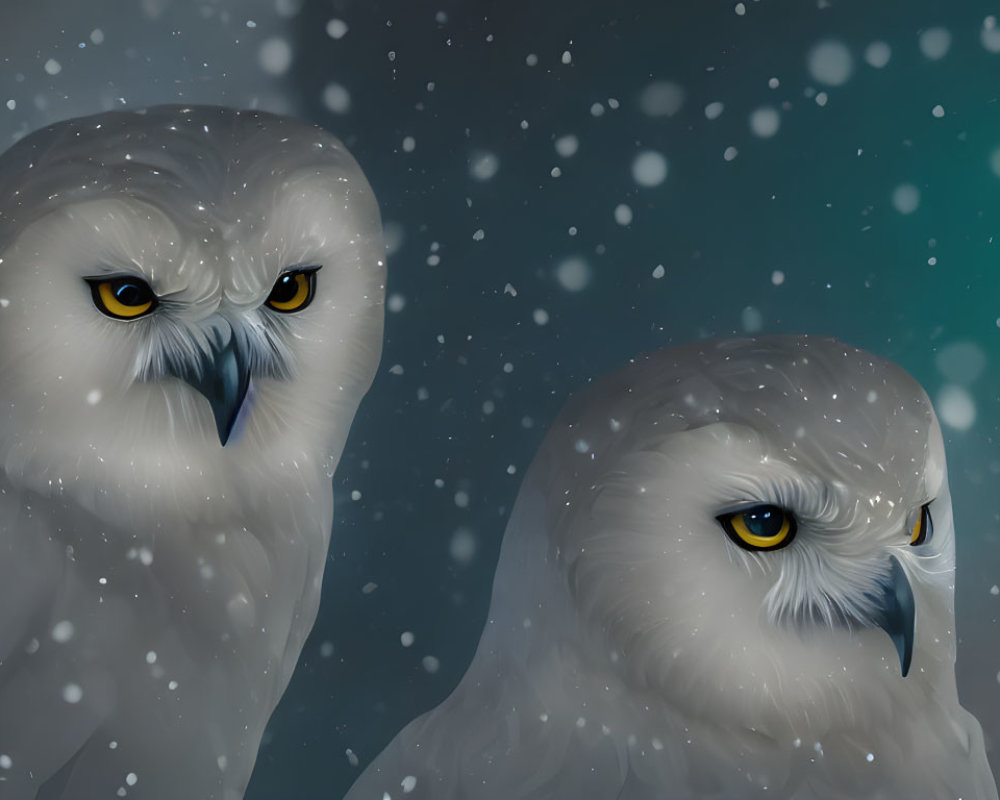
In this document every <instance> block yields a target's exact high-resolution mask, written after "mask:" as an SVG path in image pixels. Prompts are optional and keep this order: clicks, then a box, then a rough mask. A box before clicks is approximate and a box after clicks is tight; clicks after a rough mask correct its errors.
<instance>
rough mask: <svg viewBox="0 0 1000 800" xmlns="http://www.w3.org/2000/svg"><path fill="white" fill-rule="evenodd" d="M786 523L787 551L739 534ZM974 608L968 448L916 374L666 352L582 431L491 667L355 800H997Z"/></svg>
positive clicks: (501, 605) (813, 350)
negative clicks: (750, 545) (745, 524)
mask: <svg viewBox="0 0 1000 800" xmlns="http://www.w3.org/2000/svg"><path fill="white" fill-rule="evenodd" d="M761 505H768V506H772V507H777V508H779V509H782V510H783V511H784V512H786V513H787V514H789V515H791V517H793V518H794V520H795V522H796V523H797V530H796V531H795V533H794V538H792V539H791V540H790V542H788V543H787V546H783V547H780V548H778V549H773V550H753V549H747V548H745V547H743V546H741V545H740V544H738V543H737V542H736V541H735V540H734V539H733V538H731V537H730V536H728V535H727V533H726V532H725V530H724V528H723V525H722V524H721V523H720V520H719V518H720V517H722V518H724V519H725V518H727V515H732V514H737V515H738V514H740V513H741V509H743V510H745V509H748V508H753V507H755V506H756V507H760V506H761ZM924 506H926V507H927V509H928V510H929V512H930V517H931V519H932V520H933V532H931V531H930V530H929V527H928V529H927V536H926V539H925V540H924V541H923V543H918V544H914V545H911V538H913V531H914V530H915V529H917V530H920V528H919V527H918V526H919V524H920V520H921V514H922V508H923V507H924ZM953 597H954V528H953V523H952V512H951V499H950V495H949V491H948V482H947V475H946V469H945V456H944V448H943V443H942V438H941V433H940V429H939V427H938V423H937V420H936V418H935V416H934V412H933V409H932V407H931V404H930V401H929V400H928V398H927V396H926V394H925V393H924V392H923V390H922V389H921V388H920V386H919V385H918V384H917V383H916V382H915V381H914V380H913V379H912V378H911V377H909V376H908V375H907V374H906V373H905V372H903V370H901V369H900V368H899V367H897V366H895V365H894V364H891V363H889V362H886V361H884V360H882V359H879V358H877V357H875V356H873V355H870V354H868V353H865V352H863V351H859V350H855V349H854V348H851V347H848V346H846V345H844V344H841V343H840V342H837V341H834V340H831V339H816V338H809V337H765V338H759V339H741V340H732V341H709V342H699V343H697V344H692V345H689V346H685V347H678V348H672V349H667V350H662V351H659V352H655V353H651V354H648V355H645V356H641V357H639V358H637V359H635V360H634V362H633V363H632V364H630V365H629V366H627V367H626V368H625V369H623V370H621V371H620V372H618V373H616V374H614V375H612V376H610V377H608V378H606V379H604V380H602V381H599V382H597V383H596V384H595V385H593V386H592V387H589V388H588V389H587V390H585V391H584V392H582V393H581V394H580V395H579V396H578V397H576V398H574V399H573V400H572V401H571V402H570V403H569V404H568V405H567V407H566V408H565V409H564V411H563V412H562V414H561V415H560V417H559V418H558V420H557V421H556V423H555V425H554V426H553V428H552V430H551V431H550V433H549V434H548V436H547V438H546V440H545V442H544V443H543V445H542V447H541V450H540V451H539V454H538V455H537V457H536V458H535V460H534V462H533V464H532V466H531V468H530V470H529V472H528V474H527V475H526V477H525V479H524V483H523V484H522V487H521V491H520V494H519V496H518V499H517V503H516V505H515V508H514V511H513V513H512V516H511V519H510V522H509V524H508V527H507V531H506V534H505V538H504V542H503V546H502V549H501V555H500V562H499V566H498V568H497V573H496V578H495V581H494V587H493V598H492V603H491V607H490V613H489V619H488V622H487V625H486V628H485V630H484V632H483V635H482V639H481V641H480V644H479V648H478V651H477V653H476V655H475V658H474V659H473V662H472V664H471V666H470V667H469V669H468V671H467V673H466V674H465V676H464V678H463V679H462V681H461V682H460V684H459V686H458V687H457V688H456V689H455V691H454V692H453V693H452V694H451V695H450V696H449V697H448V698H447V699H446V700H445V701H444V702H443V703H442V704H441V705H439V706H438V707H437V708H435V709H433V710H432V711H430V712H428V713H426V714H424V715H423V716H421V717H419V718H418V719H416V720H415V721H413V722H412V723H410V724H409V725H408V726H407V727H406V728H404V729H403V730H402V731H401V732H400V733H399V734H398V735H397V737H396V738H395V739H394V740H393V741H392V742H391V743H390V744H389V746H388V747H387V748H386V749H385V750H384V751H383V753H382V754H381V755H380V756H378V757H377V758H376V759H375V761H374V762H373V763H372V764H371V765H370V766H369V767H368V769H367V770H366V771H365V772H364V773H363V774H362V776H361V777H360V778H359V780H358V781H357V783H356V784H355V785H354V787H353V788H352V789H351V791H350V792H349V794H348V799H349V800H384V798H400V797H404V796H405V797H408V798H421V800H424V799H426V800H430V798H433V799H434V800H450V799H457V798H461V799H462V800H473V799H475V800H513V799H515V798H548V799H549V800H576V798H583V797H585V798H588V800H664V799H665V798H667V799H672V798H677V799H678V800H695V798H714V799H717V800H723V798H734V797H740V798H751V799H752V798H774V797H781V798H796V800H809V799H812V800H818V799H819V798H825V799H827V800H829V798H843V799H844V800H848V798H850V799H851V800H859V799H862V798H864V799H865V800H874V799H875V798H885V799H886V800H889V798H900V797H921V798H928V799H929V800H930V799H934V800H945V798H950V799H951V800H954V798H956V797H963V798H966V800H973V799H974V798H975V799H976V800H996V797H997V793H996V788H995V785H994V781H993V777H992V775H991V774H990V770H989V766H988V763H987V760H986V754H985V751H984V744H983V738H982V732H981V730H980V727H979V724H978V722H977V721H976V720H975V719H974V718H973V717H972V716H971V715H970V714H969V713H968V712H967V711H965V709H963V708H962V707H961V706H960V705H959V702H958V697H957V693H956V688H955V676H954V662H955V630H954V604H953ZM908 598H909V600H912V603H911V604H910V607H911V609H915V613H912V614H910V615H909V617H907V612H906V607H907V604H908V602H909V600H908ZM907 620H909V622H910V624H909V630H908V632H906V633H904V632H903V631H904V628H905V627H906V626H905V625H904V622H906V621H907ZM890 631H894V632H895V633H896V634H898V636H899V641H900V644H898V645H897V644H896V643H894V640H893V638H891V637H890V635H889V633H890ZM907 636H909V641H910V646H911V647H912V663H911V664H909V666H908V674H907V675H906V676H905V677H904V676H903V674H902V673H903V671H904V670H906V667H905V666H904V664H903V653H904V651H905V649H906V638H907Z"/></svg>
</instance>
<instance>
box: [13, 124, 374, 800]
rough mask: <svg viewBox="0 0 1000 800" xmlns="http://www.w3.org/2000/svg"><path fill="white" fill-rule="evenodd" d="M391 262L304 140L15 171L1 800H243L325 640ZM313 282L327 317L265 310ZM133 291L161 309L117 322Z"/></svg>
mask: <svg viewBox="0 0 1000 800" xmlns="http://www.w3.org/2000/svg"><path fill="white" fill-rule="evenodd" d="M382 259H383V246H382V240H381V225H380V222H379V214H378V209H377V206H376V203H375V199H374V197H373V195H372V192H371V189H370V187H369V185H368V183H367V181H366V180H365V177H364V175H363V174H362V172H361V170H360V168H359V166H358V165H357V163H356V162H355V161H354V160H353V158H352V157H351V156H350V155H349V154H348V153H347V151H346V150H345V149H344V147H343V145H342V144H341V143H340V142H339V141H337V140H336V139H335V138H334V137H332V136H330V135H329V134H328V133H326V132H325V131H323V130H321V129H319V128H316V127H314V126H311V125H308V124H305V123H302V122H298V121H295V120H292V119H289V118H283V117H278V116H274V115H270V114H265V113H260V112H256V111H235V110H232V109H227V108H221V107H209V106H201V107H199V106H194V107H183V106H163V107H155V108H150V109H148V110H146V111H143V112H138V113H132V112H127V113H126V112H121V113H119V112H114V113H105V114H99V115H96V116H92V117H85V118H82V119H75V120H69V121H66V122H61V123H58V124H56V125H53V126H51V127H49V128H46V129H43V130H40V131H38V132H36V133H34V134H32V135H30V136H28V137H27V138H25V139H23V140H22V141H20V142H19V143H18V144H16V145H15V146H14V147H12V148H11V149H10V150H9V151H7V152H6V153H5V154H4V155H3V156H2V157H0V553H2V557H0V600H2V602H0V605H2V608H3V611H2V612H0V756H4V757H5V758H3V759H2V760H0V796H2V797H4V798H10V800H32V798H36V797H37V798H38V800H57V799H61V800H80V798H98V797H116V796H124V795H120V791H124V792H125V793H126V794H127V796H128V797H131V798H139V799H140V800H176V798H179V797H186V798H199V800H201V798H205V800H210V799H212V800H238V799H239V798H241V797H242V796H243V793H244V790H245V788H246V785H247V782H248V780H249V777H250V772H251V770H252V768H253V763H254V759H255V758H256V754H257V748H258V745H259V743H260V737H261V734H262V732H263V729H264V726H265V724H266V722H267V719H268V717H269V716H270V714H271V712H272V710H273V709H274V707H275V704H276V703H277V702H278V699H279V698H280V696H281V694H282V692H283V691H284V689H285V686H286V685H287V683H288V680H289V678H290V676H291V673H292V670H293V669H294V666H295V662H296V660H297V658H298V655H299V652H300V650H301V648H302V645H303V643H304V641H305V638H306V636H307V634H308V632H309V629H310V628H311V627H312V623H313V620H314V618H315V614H316V610H317V606H318V602H319V595H320V584H321V581H322V575H323V565H324V561H325V558H326V552H327V544H328V540H329V535H330V529H331V525H332V520H333V496H332V485H331V480H330V478H331V476H332V475H333V471H334V468H335V467H336V464H337V462H338V460H339V458H340V453H341V450H342V448H343V445H344V440H345V438H346V436H347V432H348V428H349V426H350V423H351V420H352V418H353V416H354V412H355V409H356V408H357V405H358V403H359V401H360V400H361V397H362V395H363V394H364V393H365V392H366V391H367V389H368V386H369V385H370V383H371V380H372V377H373V375H374V372H375V368H376V365H377V362H378V359H379V355H380V352H381V339H382V317H383V307H382V303H383V295H384V288H383V282H384V277H385V266H384V263H383V260H382ZM316 268H318V269H316ZM305 269H308V270H316V271H315V272H311V273H310V272H301V271H302V270H305ZM299 272H301V276H302V281H303V282H305V283H304V284H303V285H306V284H307V283H308V278H309V275H312V277H313V279H314V289H313V294H312V296H311V302H306V303H303V304H302V306H301V308H297V309H295V310H294V311H288V310H286V309H284V308H282V307H281V306H280V305H279V307H278V308H280V309H281V310H276V308H275V307H273V306H271V305H269V304H268V299H269V297H271V295H272V292H277V291H278V289H277V288H276V284H277V283H278V282H279V281H281V280H283V277H284V278H287V280H289V281H293V282H294V281H298V280H299V278H298V277H295V275H298V274H299ZM289 274H291V275H292V277H290V278H289V277H288V275H289ZM118 279H124V280H126V281H127V282H130V287H129V288H127V289H126V290H124V293H123V294H122V295H121V297H122V299H123V300H124V301H125V303H126V304H128V303H131V305H132V306H134V307H139V308H141V306H140V305H139V304H138V303H137V301H136V299H135V298H136V297H137V296H139V295H137V294H136V292H140V293H141V291H151V292H152V294H154V295H155V298H156V299H155V305H154V306H153V307H152V310H151V311H149V313H143V314H139V315H137V316H136V317H135V318H127V319H123V318H118V317H114V316H109V315H108V314H107V313H105V311H103V310H102V308H101V307H100V303H101V302H103V301H102V300H101V298H102V297H103V295H101V294H100V289H99V288H95V287H102V286H103V287H104V288H105V289H106V290H108V291H110V289H108V287H112V286H115V285H116V284H114V281H115V280H118ZM295 285H296V286H298V285H299V284H295ZM136 287H139V288H136ZM142 287H145V288H142ZM130 293H131V294H130ZM279 299H281V300H287V297H286V295H281V296H280V298H279ZM105 305H106V304H105ZM115 307H117V306H115ZM129 313H131V311H129Z"/></svg>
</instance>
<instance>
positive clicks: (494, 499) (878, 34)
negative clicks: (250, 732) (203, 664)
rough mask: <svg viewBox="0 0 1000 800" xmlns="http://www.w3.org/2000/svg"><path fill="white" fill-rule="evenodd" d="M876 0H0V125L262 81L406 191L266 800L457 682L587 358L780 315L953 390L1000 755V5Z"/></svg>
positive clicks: (761, 329) (392, 232)
mask: <svg viewBox="0 0 1000 800" xmlns="http://www.w3.org/2000/svg"><path fill="white" fill-rule="evenodd" d="M880 8H881V9H882V11H881V13H879V14H873V13H871V6H870V4H866V3H863V2H861V0H819V2H815V3H798V2H792V0H774V1H773V2H757V0H746V1H745V2H740V3H735V4H726V3H724V4H710V3H692V2H683V0H670V2H654V0H647V1H644V2H640V1H639V0H629V2H625V3H623V4H620V5H618V6H616V5H615V4H586V3H585V4H579V3H573V2H570V0H552V1H551V2H549V3H544V4H538V3H528V2H527V0H512V2H510V3H505V4H497V5H494V6H490V7H488V8H487V7H485V6H482V7H481V6H480V5H479V4H470V3H464V4H463V3H461V2H459V0H447V2H435V3H430V2H426V0H405V1H404V0H387V1H386V2H383V3H370V2H367V0H333V2H330V0H239V1H238V0H130V1H129V2H114V3H112V2H111V0H96V1H95V2H87V3H72V2H69V0H60V1H59V2H55V1H54V0H40V1H39V2H36V3H34V4H32V5H30V6H17V7H16V8H15V7H13V6H8V7H6V8H5V9H4V10H2V11H0V47H2V50H0V52H2V53H3V56H4V61H3V62H2V69H3V73H2V74H3V75H4V77H5V80H4V82H3V83H2V84H0V85H2V86H3V87H4V90H3V91H4V92H5V93H6V94H4V95H2V96H0V116H2V119H3V122H2V128H0V141H5V142H9V141H12V140H13V139H14V138H15V137H16V136H19V135H23V134H24V133H25V132H27V131H28V130H30V129H33V128H35V127H38V126H40V125H42V124H45V123H47V122H51V121H53V120H56V119H61V118H65V117H70V116H76V115H82V114H88V113H93V112H95V111H100V110H104V109H108V108H116V107H122V108H126V107H129V108H135V107H140V106H144V105H149V104H153V103H162V102H179V103H195V102H214V103H227V104H231V105H236V106H245V107H260V108H265V109H268V110H274V111H279V112H291V113H295V114H299V115H301V116H305V117H307V118H310V119H312V120H314V121H316V122H319V123H320V124H323V125H324V126H326V127H327V128H329V129H330V130H331V131H332V132H334V133H335V134H336V135H338V136H339V137H341V138H342V139H343V140H344V141H345V143H346V144H347V145H348V147H349V148H350V149H351V151H352V152H353V153H354V155H355V156H356V157H357V158H358V159H359V161H360V162H361V164H362V166H363V168H364V169H365V172H366V174H367V175H368V176H369V178H370V179H371V181H372V183H373V186H374V187H375V190H376V194H377V196H378V197H379V200H380V204H381V207H382V211H383V218H384V220H385V234H386V237H385V238H386V246H387V252H388V254H389V285H388V292H387V311H388V312H389V313H388V314H387V320H386V346H385V354H384V358H383V365H382V368H381V370H380V374H379V376H378V377H377V379H376V382H375V385H374V387H373V389H372V392H371V393H370V394H369V396H368V397H367V398H366V401H365V403H364V404H363V405H362V407H361V410H360V412H359V414H358V416H357V418H356V421H355V425H354V428H353V430H352V434H351V438H350V440H349V443H348V447H347V449H346V451H345V454H344V458H343V460H342V462H341V466H340V469H339V471H338V473H337V475H336V477H335V488H336V502H337V510H336V522H335V529H334V537H333V542H332V545H331V560H330V562H329V564H328V568H327V580H326V584H325V587H324V600H323V607H322V609H321V612H320V617H319V619H318V621H317V626H316V630H315V631H314V634H313V637H312V639H311V640H310V642H309V643H308V644H307V646H306V649H305V651H304V656H303V659H302V662H301V664H300V666H299V669H298V671H297V673H296V676H295V678H294V679H293V682H292V685H291V688H290V690H289V692H288V694H287V696H286V698H285V700H284V701H283V703H282V705H281V706H280V707H279V710H278V712H277V714H276V716H275V718H274V721H273V724H272V725H271V726H270V728H269V731H268V734H267V737H266V740H265V746H264V748H263V749H262V751H261V757H260V761H259V763H258V768H257V771H256V773H255V776H254V780H253V782H252V784H251V788H250V792H249V794H248V800H268V799H269V798H279V797H280V798H284V797H287V796H292V795H294V796H295V797H296V798H301V800H310V798H320V797H324V798H325V797H337V796H341V795H342V794H343V792H344V791H345V790H346V788H347V787H348V786H349V785H350V783H351V782H352V781H353V779H354V778H355V777H357V775H358V774H359V773H360V769H362V768H363V767H364V766H365V764H367V763H368V761H370V760H371V758H372V757H374V755H375V754H376V753H377V752H378V750H379V749H380V748H381V747H382V746H383V745H384V744H385V743H386V742H387V741H388V740H389V739H390V738H391V737H392V736H393V735H394V733H395V732H396V730H398V728H399V727H401V726H402V725H403V724H405V723H406V722H407V721H409V720H410V719H411V718H412V717H413V716H415V715H416V714H417V713H419V712H421V711H423V710H426V709H427V708H429V707H431V706H432V705H434V704H435V703H437V702H438V701H440V700H441V699H442V698H443V697H444V696H445V695H446V694H447V693H448V691H449V690H450V688H451V687H452V686H454V684H455V682H456V681H457V680H458V678H459V677H460V676H461V674H462V672H463V671H464V668H465V665H466V664H467V663H468V660H469V658H471V655H472V652H473V650H474V648H475V646H476V643H477V641H478V637H479V633H480V631H481V629H482V626H483V624H484V619H485V614H486V609H487V606H488V602H489V594H490V586H491V583H492V576H493V567H494V565H495V563H496V556H497V551H498V548H499V544H500V540H501V537H502V534H503V529H504V525H505V523H506V519H507V515H508V514H509V511H510V508H511V505H512V504H513V501H514V498H515V496H516V493H517V488H518V485H519V482H520V480H521V477H522V476H523V475H524V472H525V470H526V468H527V466H528V464H529V463H530V460H531V458H532V456H533V454H534V452H535V449H536V447H537V445H538V444H539V442H540V440H541V438H542V436H543V435H544V433H545V431H546V429H547V427H548V426H549V424H550V423H551V421H552V419H553V417H554V415H555V413H556V412H557V410H558V409H559V407H560V406H561V405H562V404H563V403H564V402H565V400H566V398H567V397H568V396H569V394H570V393H571V392H572V391H574V390H576V389H578V388H580V387H581V386H583V385H585V384H586V383H587V382H588V381H589V380H591V379H593V378H595V377H597V376H599V375H602V374H604V373H606V372H609V371H611V370H613V369H616V368H617V367H618V366H620V365H621V364H622V363H623V362H624V361H625V360H627V359H628V358H629V357H631V356H633V355H635V354H636V353H638V352H641V351H643V350H648V349H652V348H656V347H663V346H669V345H671V344H679V343H683V342H688V341H691V340H694V339H697V338H699V337H704V336H732V335H752V334H757V333H762V334H767V333H775V332H786V333H788V332H810V333H815V334H822V335H833V336H837V337H838V338H841V339H844V340H845V341H848V342H850V343H852V344H855V345H857V346H860V347H865V348H867V349H869V350H872V351H874V352H876V353H878V354H879V355H882V356H884V357H887V358H890V359H893V360H895V361H897V362H898V363H900V364H901V365H902V366H904V367H905V368H906V369H907V370H909V371H910V372H911V373H913V374H914V375H915V377H917V379H918V380H920V381H921V383H922V384H923V385H924V386H925V388H926V389H927V392H928V394H929V396H930V397H931V399H932V400H933V402H934V403H935V406H936V408H937V411H938V413H939V415H940V418H941V422H942V428H943V432H944V435H945V440H946V446H947V449H948V456H949V468H950V474H951V485H952V492H953V496H954V500H955V517H956V528H957V532H958V564H959V575H958V579H957V608H958V622H957V624H958V630H959V634H960V645H959V664H958V675H959V690H960V693H961V696H962V699H963V702H965V703H966V704H967V705H968V706H969V707H970V708H971V709H972V710H973V711H974V712H975V713H976V714H977V716H978V717H979V719H980V720H981V722H982V723H983V727H984V730H985V733H986V736H987V741H988V742H992V743H993V745H992V746H993V749H992V750H991V757H992V758H993V759H994V763H995V764H998V763H1000V759H998V757H997V753H998V748H1000V713H998V712H997V709H998V708H1000V684H998V681H997V675H998V672H1000V647H998V645H997V642H1000V631H998V624H1000V623H998V619H1000V606H998V605H997V604H998V602H1000V600H998V596H1000V591H994V590H995V589H996V586H997V585H998V584H1000V494H998V493H997V492H996V485H997V482H998V481H1000V454H998V453H997V451H996V431H997V429H998V426H1000V408H998V403H997V397H998V396H1000V372H998V371H997V369H996V359H997V352H998V348H1000V278H998V277H997V276H998V274H1000V273H998V272H997V270H996V263H997V259H998V251H997V248H998V247H1000V240H998V239H997V236H998V235H1000V132H998V131H1000V127H998V126H997V124H996V123H997V119H996V114H997V113H998V112H997V107H998V106H997V103H996V97H995V95H996V87H995V85H994V82H991V80H990V78H989V76H990V75H993V74H995V73H996V71H997V70H998V69H1000V61H997V59H998V58H1000V27H998V25H997V19H996V16H995V15H996V14H997V13H998V12H997V10H996V9H995V8H991V7H990V6H989V5H988V4H987V3H985V2H980V1H979V0H971V2H969V3H964V4H961V7H960V8H959V7H957V6H956V7H954V8H951V7H944V6H942V5H941V4H940V3H932V2H930V0H916V1H915V2H914V1H910V2H904V0H887V2H886V3H885V4H883V6H880ZM0 302H2V301H0ZM584 444H585V443H584ZM404 633H405V634H407V636H406V638H405V641H406V642H408V644H404V640H403V638H402V636H403V634H404Z"/></svg>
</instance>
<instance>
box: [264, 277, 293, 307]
mask: <svg viewBox="0 0 1000 800" xmlns="http://www.w3.org/2000/svg"><path fill="white" fill-rule="evenodd" d="M298 290H299V287H298V284H297V283H296V281H295V276H294V275H282V276H281V277H280V278H278V282H277V283H276V284H274V289H273V290H272V291H271V300H272V301H273V302H275V303H287V302H288V301H289V300H291V299H292V298H293V297H295V294H296V292H298Z"/></svg>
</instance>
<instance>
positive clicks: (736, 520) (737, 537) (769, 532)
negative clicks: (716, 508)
mask: <svg viewBox="0 0 1000 800" xmlns="http://www.w3.org/2000/svg"><path fill="white" fill-rule="evenodd" d="M717 519H718V520H719V523H720V524H721V525H722V529H723V530H724V531H725V532H726V534H727V535H728V536H729V538H730V539H732V540H733V541H734V542H735V543H736V544H738V545H739V546H740V547H742V548H744V549H745V550H777V549H778V548H780V547H784V546H785V545H787V544H789V543H790V542H791V541H792V539H794V538H795V530H796V525H795V517H793V516H792V513H791V512H790V511H786V510H785V509H783V508H779V507H778V506H772V505H767V504H761V505H758V506H750V507H749V508H744V509H743V510H741V511H735V512H733V513H730V514H723V515H721V516H720V517H717Z"/></svg>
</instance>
